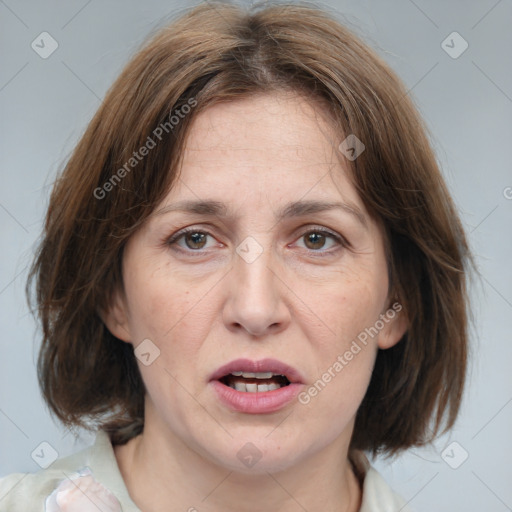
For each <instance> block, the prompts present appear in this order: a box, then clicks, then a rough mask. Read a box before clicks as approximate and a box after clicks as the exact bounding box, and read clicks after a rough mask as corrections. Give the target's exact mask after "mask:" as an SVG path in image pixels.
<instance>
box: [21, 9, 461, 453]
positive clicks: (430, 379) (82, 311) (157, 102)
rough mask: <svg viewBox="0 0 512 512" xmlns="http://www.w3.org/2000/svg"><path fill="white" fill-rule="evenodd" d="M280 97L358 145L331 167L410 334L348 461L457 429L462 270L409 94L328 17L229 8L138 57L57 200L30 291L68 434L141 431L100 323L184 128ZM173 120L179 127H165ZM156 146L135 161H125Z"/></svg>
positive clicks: (126, 369) (170, 176)
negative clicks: (361, 214) (227, 108)
mask: <svg viewBox="0 0 512 512" xmlns="http://www.w3.org/2000/svg"><path fill="white" fill-rule="evenodd" d="M278 91H296V92H298V93H300V94H304V95H307V96H308V97H309V98H311V100H312V101H318V104H319V105H320V106H325V112H327V113H328V115H329V116H330V118H331V121H332V124H333V127H335V129H336V130H338V132H339V136H340V139H339V142H340V143H341V142H342V141H343V140H344V138H345V137H346V136H347V135H348V134H355V135H356V136H357V138H358V139H360V140H361V141H362V142H363V143H364V145H365V151H364V152H363V153H362V154H361V155H360V156H359V157H358V158H357V159H356V160H354V161H348V160H347V159H345V157H344V156H343V155H342V154H341V152H340V155H339V158H340V160H343V164H344V165H348V166H349V168H350V171H351V177H352V179H353V182H354V184H355V186H356V188H357V191H358V193H359V194H360V196H361V199H362V200H363V202H364V204H365V206H366V208H367V209H368V211H369V212H370V214H371V215H372V216H373V217H374V218H375V219H378V220H379V221H380V222H381V223H382V225H383V227H384V231H385V237H386V244H387V250H388V265H389V274H390V282H391V289H390V300H391V299H392V300H397V301H399V302H400V304H401V305H402V307H403V311H402V312H401V313H400V314H405V315H407V318H408V321H409V328H408V330H407V333H406V334H405V335H404V337H403V338H402V340H401V341H400V342H399V343H398V344H396V345H395V346H394V347H392V348H390V349H387V350H379V351H378V354H377V360H376V364H375V368H374V372H373V375H372V378H371V382H370V385H369V388H368V391H367V393H366V396H365V398H364V400H363V402H362V404H361V406H360V408H359V410H358V413H357V418H356V424H355V428H354V434H353V437H352V444H351V448H353V449H363V450H366V451H369V452H371V453H373V454H375V453H378V452H385V453H388V454H395V453H397V452H399V451H400V450H403V449H405V448H408V447H410V446H415V445H416V446H418V445H421V444H424V443H426V442H429V441H430V440H431V439H432V438H433V436H434V435H436V434H438V433H440V432H441V431H444V430H446V429H448V428H450V427H451V426H453V423H454V421H455V419H456V416H457V413H458V410H459V408H460V404H461V398H462V392H463V389H464V382H465V375H466V366H467V347H468V345H467V338H468V327H467V317H468V309H467V301H468V298H467V296H468V293H467V274H468V269H469V265H470V262H471V255H470V253H469V250H468V246H467V243H466V238H465V234H464V231H463V228H462V225H461V222H460V220H459V217H458V215H457V212H456V210H455V207H454V205H453V202H452V200H451V198H450V195H449V193H448V191H447V188H446V185H445V183H444V181H443V179H442V176H441V173H440V171H439V167H438V164H437V162H436V158H435V156H434V153H433V150H432V149H431V145H430V143H429V140H428V137H427V133H428V132H427V130H426V127H425V126H424V124H423V122H422V120H421V118H420V116H419V114H418V112H417V110H416V108H415V107H414V105H413V103H412V102H411V100H410V98H409V95H408V93H407V90H406V89H405V87H404V85H403V84H402V82H401V81H400V80H399V79H398V78H397V76H396V75H395V74H394V73H393V72H392V71H391V69H390V68H389V67H388V65H387V64H386V63H385V62H384V61H383V60H382V59H381V58H380V57H379V56H378V55H377V54H376V53H375V52H374V51H373V50H371V49H370V48H368V46H367V45H366V44H364V43H363V42H362V41H361V40H360V39H359V38H358V37H357V36H355V35H354V34H353V33H352V32H351V31H350V30H348V29H347V28H345V27H344V26H343V25H342V24H340V23H339V22H338V21H337V20H336V19H335V18H334V17H333V16H331V15H330V14H329V13H326V12H325V11H322V10H321V9H318V8H314V7H311V6H309V5H302V4H297V3H294V4H277V5H264V6H256V7H253V8H252V9H250V10H246V9H244V8H241V7H238V6H235V5H231V4H226V3H221V2H219V3H212V2H208V3H203V4H201V5H199V6H198V7H195V8H192V9H190V10H189V11H187V12H186V13H185V14H184V15H182V16H181V17H180V18H179V19H177V20H174V21H173V23H171V24H170V25H168V26H166V27H165V28H163V29H162V30H160V31H159V32H158V33H157V34H156V35H154V36H153V37H152V38H151V40H150V41H149V42H148V43H147V44H146V45H145V46H144V47H143V48H142V49H141V50H140V51H139V52H138V53H137V54H136V55H135V57H134V58H133V59H132V60H131V61H130V62H129V63H128V64H127V66H126V67H125V69H124V70H123V72H122V73H121V75H120V76H119V77H118V79H117V80H116V81H115V83H114V84H113V85H112V87H111V88H110V90H109V91H108V92H107V94H106V97H105V99H104V101H103V103H102V104H101V106H100V107H99V109H98V111H97V113H96V114H95V116H94V117H93V119H92V120H91V122H90V123H89V125H88V127H87V130H86V131H85V133H84V135H83V136H82V138H81V140H80V141H79V143H78V144H77V146H76V148H75V150H74V152H73V153H72V155H71V157H70V159H69V161H68V162H67V164H66V166H65V168H64V170H63V172H62V173H61V175H60V176H59V178H58V180H57V181H56V183H55V185H54V188H53V191H52V194H51V198H50V203H49V207H48V211H47V216H46V221H45V226H44V232H43V236H42V240H41V243H40V245H39V247H38V251H37V254H36V257H35V260H34V263H33V266H32V269H31V272H30V277H29V281H28V283H27V293H28V294H29V296H31V295H32V294H31V290H32V284H33V283H34V281H35V295H34V296H33V299H34V301H35V305H36V308H35V309H36V310H37V312H38V315H39V319H40V321H41V324H42V335H43V339H42V344H41V349H40V352H39V358H38V377H39V383H40V386H41V390H42V394H43V396H44V399H45V401H46V402H47V404H48V406H49V407H50V410H51V411H52V412H53V413H54V414H55V415H56V416H57V418H58V419H59V420H61V421H62V422H63V423H64V424H65V425H67V426H70V427H71V426H79V427H85V428H97V427H101V428H103V429H104V430H106V431H107V432H109V434H110V436H111V439H112V442H113V443H114V444H123V443H125V442H127V441H128V440H129V439H130V438H132V437H133V436H135V435H137V434H138V433H140V432H141V431H142V429H143V425H144V394H145V389H144V384H143V382H142V379H141V376H140V373H139V370H138V367H137V364H136V359H135V356H134V353H133V347H132V346H131V345H130V344H128V343H125V342H122V341H120V340H118V339H117V338H115V337H114V336H113V335H112V334H111V333H110V332H109V331H108V330H107V328H106V327H105V325H104V323H103V322H102V320H101V318H100V314H99V312H100V311H104V310H106V309H107V308H108V305H109V301H110V298H111V297H112V293H113V291H114V290H116V289H117V288H121V289H122V286H123V283H122V274H121V263H122V257H123V247H124V246H125V244H126V241H127V240H128V238H129V237H130V236H131V235H132V234H133V233H134V232H135V231H136V230H137V229H138V228H139V227H140V226H141V224H142V223H143V222H144V221H145V219H147V218H148V216H149V215H150V214H151V212H152V211H153V210H154V208H155V206H156V205H157V204H158V203H159V202H160V201H161V200H162V199H163V197H165V195H166V194H167V193H168V191H169V190H170V188H172V186H173V184H174V183H175V182H176V180H177V178H178V168H179V163H180V159H181V157H182V153H183V148H184V143H185V137H186V135H187V133H188V130H189V127H190V125H191V122H192V120H193V119H194V118H195V117H196V116H197V115H198V114H199V113H201V112H202V111H204V109H205V108H207V107H208V106H210V105H212V104H214V103H217V102H221V101H232V100H235V99H238V98H243V97H247V96H250V95H252V94H260V93H273V92H278ZM192 103H193V105H194V107H193V108H190V109H186V110H185V109H184V108H183V106H184V105H191V104H192ZM180 109H182V110H180ZM175 111H180V112H182V111H183V112H185V111H186V112H188V114H187V115H181V116H180V120H179V122H178V123H172V125H171V123H170V121H169V112H175ZM159 127H160V131H158V129H159ZM162 127H166V128H165V129H162ZM155 133H157V134H158V135H159V137H157V136H156V135H155ZM150 139H151V140H152V141H153V142H154V143H155V144H154V146H153V147H152V148H151V149H150V150H149V151H146V154H145V156H144V157H143V158H140V159H137V160H136V161H135V160H131V159H134V156H133V155H134V152H137V151H138V150H139V148H142V147H143V146H147V145H148V144H149V142H148V141H149V140H150ZM141 153H142V151H141ZM127 162H130V164H129V165H127ZM121 169H124V172H122V171H121ZM107 183H109V184H110V185H106V184H107ZM92 426H94V427H92ZM430 426H432V427H433V428H430Z"/></svg>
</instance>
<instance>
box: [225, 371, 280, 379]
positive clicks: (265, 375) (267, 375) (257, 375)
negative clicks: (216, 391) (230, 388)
mask: <svg viewBox="0 0 512 512" xmlns="http://www.w3.org/2000/svg"><path fill="white" fill-rule="evenodd" d="M231 375H234V376H235V377H245V378H246V379H270V378H271V377H272V376H273V375H278V374H275V373H272V372H259V373H252V372H231Z"/></svg>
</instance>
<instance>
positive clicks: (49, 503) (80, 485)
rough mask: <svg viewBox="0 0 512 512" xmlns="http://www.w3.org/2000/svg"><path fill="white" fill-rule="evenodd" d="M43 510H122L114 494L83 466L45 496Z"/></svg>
mask: <svg viewBox="0 0 512 512" xmlns="http://www.w3.org/2000/svg"><path fill="white" fill-rule="evenodd" d="M44 510H45V512H99V511H101V512H122V510H123V509H122V508H121V504H120V503H119V500H118V499H117V498H116V497H115V496H114V494H113V493H112V492H111V491H109V490H108V489H107V488H106V487H105V486H104V485H103V484H101V483H100V482H98V481H97V480H96V479H95V478H94V476H93V474H92V471H91V469H90V468H88V467H85V468H83V469H82V470H80V471H78V472H77V473H74V474H73V476H71V477H69V478H66V479H65V480H63V481H62V482H61V483H60V484H59V485H58V486H57V487H56V488H55V490H54V491H53V492H52V493H51V494H50V495H49V496H48V497H47V498H46V501H45V509H44Z"/></svg>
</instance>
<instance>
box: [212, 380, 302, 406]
mask: <svg viewBox="0 0 512 512" xmlns="http://www.w3.org/2000/svg"><path fill="white" fill-rule="evenodd" d="M210 384H211V385H212V386H213V389H214V391H215V393H216V394H217V396H218V397H219V399H220V401H221V402H222V403H223V404H224V405H226V406H228V407H229V408H231V409H234V410H235V411H238V412H245V413H248V414H263V413H269V412H275V411H278V410H279V409H282V408H283V407H285V406H286V405H288V404H289V403H290V402H291V401H292V400H294V399H295V398H296V397H297V395H298V394H299V392H300V390H301V388H302V386H303V385H302V384H297V383H295V384H288V386H284V387H282V388H279V389H273V390H272V391H263V392H262V393H251V392H248V391H245V392H244V391H237V390H236V389H233V388H230V387H229V386H226V385H225V384H222V382H220V381H218V380H214V381H211V382H210Z"/></svg>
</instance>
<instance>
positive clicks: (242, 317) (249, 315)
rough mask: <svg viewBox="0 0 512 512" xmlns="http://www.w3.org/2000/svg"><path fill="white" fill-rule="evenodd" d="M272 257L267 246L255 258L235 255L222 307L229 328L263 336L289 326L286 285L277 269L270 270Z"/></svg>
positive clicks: (272, 263) (273, 265)
mask: <svg viewBox="0 0 512 512" xmlns="http://www.w3.org/2000/svg"><path fill="white" fill-rule="evenodd" d="M240 254H242V253H240ZM274 259H275V258H274V256H273V254H272V251H271V249H270V248H268V246H266V247H265V248H264V250H263V252H262V253H261V254H259V256H257V258H256V259H255V260H254V261H251V260H246V259H244V257H242V256H240V255H239V254H238V253H237V254H235V256H234V264H233V268H232V269H231V271H230V272H229V275H228V276H226V279H227V282H226V283H225V285H226V287H227V299H226V302H225V306H224V310H223V320H224V324H225V325H226V327H227V328H228V329H229V330H230V331H233V332H237V331H240V330H245V331H246V332H247V333H249V334H250V335H251V336H258V337H262V336H265V335H268V334H277V333H279V332H281V331H282V330H284V329H286V327H287V326H288V325H289V323H290V312H289V308H288V306H287V303H286V291H287V290H288V288H287V286H286V284H285V283H284V282H283V280H282V279H281V277H280V276H279V272H278V271H274V270H273V267H276V265H275V261H274ZM281 274H282V272H281Z"/></svg>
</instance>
